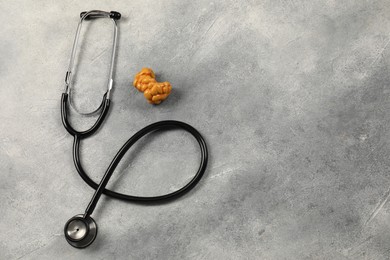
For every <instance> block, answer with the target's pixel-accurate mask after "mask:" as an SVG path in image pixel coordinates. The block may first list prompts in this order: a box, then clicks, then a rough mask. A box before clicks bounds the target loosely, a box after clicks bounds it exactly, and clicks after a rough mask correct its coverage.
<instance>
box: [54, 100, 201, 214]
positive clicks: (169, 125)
mask: <svg viewBox="0 0 390 260" xmlns="http://www.w3.org/2000/svg"><path fill="white" fill-rule="evenodd" d="M67 98H68V97H67V94H66V93H64V94H62V100H61V101H62V104H61V116H62V123H63V124H64V127H65V128H66V130H67V131H68V132H69V133H70V134H71V135H73V136H74V143H73V162H74V164H75V167H76V170H77V172H78V173H79V175H80V177H81V178H82V179H83V180H84V181H85V182H86V183H87V184H88V185H89V186H90V187H92V188H93V189H95V190H96V189H97V188H98V187H99V184H97V183H96V182H94V181H93V180H92V179H91V178H90V177H89V176H88V175H87V173H86V172H85V171H84V169H83V167H82V165H81V161H80V141H81V139H84V138H87V137H88V136H90V135H92V134H93V133H94V132H95V131H96V130H97V129H98V128H99V126H100V125H101V124H102V122H103V120H104V118H105V116H106V114H107V112H108V108H109V105H110V102H109V100H108V99H105V96H104V97H103V101H102V104H103V102H104V105H103V108H102V111H101V114H100V116H99V118H98V120H97V121H96V123H95V124H94V125H93V126H92V127H91V128H90V129H88V130H86V131H82V132H79V131H76V130H74V129H73V127H71V126H70V124H69V122H68V120H67ZM168 129H183V130H185V131H187V132H189V133H190V134H191V135H192V136H193V137H195V139H196V141H197V142H198V144H199V147H200V151H201V162H200V166H199V169H198V171H197V172H196V174H195V175H194V177H193V178H192V179H191V180H190V181H189V182H188V183H187V184H186V185H184V186H183V187H182V188H180V189H178V190H176V191H174V192H171V193H168V194H165V195H160V196H150V197H142V196H132V195H127V194H123V193H119V192H115V191H112V190H109V189H106V188H105V186H106V185H107V183H108V181H109V179H110V177H111V175H112V173H113V172H114V171H115V168H116V167H117V165H118V164H119V162H120V161H121V160H122V158H123V156H124V155H125V154H126V152H127V151H128V150H129V149H130V148H131V147H132V146H133V145H134V144H135V143H136V142H137V141H138V140H139V139H141V138H142V137H143V136H145V135H147V134H149V133H151V132H154V131H157V130H168ZM207 161H208V151H207V145H206V142H205V141H204V139H203V137H202V135H201V134H200V133H199V132H198V131H197V130H196V129H195V128H193V127H192V126H190V125H188V124H186V123H184V122H180V121H174V120H167V121H159V122H156V123H153V124H150V125H148V126H146V127H144V128H143V129H141V130H139V131H138V132H136V133H135V134H134V135H133V136H132V137H131V138H130V139H129V140H128V141H127V142H126V143H125V144H124V145H123V146H122V148H121V149H120V150H119V151H118V153H117V154H116V155H115V157H114V159H113V160H112V161H111V163H110V166H109V167H108V168H107V170H106V173H105V174H104V177H103V178H102V180H101V183H100V185H102V186H103V187H102V189H101V193H103V194H105V195H107V196H109V197H111V198H115V199H120V200H124V201H129V202H134V203H140V204H147V203H157V202H165V201H169V200H173V199H176V198H178V197H180V196H182V195H184V194H185V193H187V192H188V191H190V190H191V189H192V188H194V187H195V185H196V184H197V183H198V182H199V180H200V179H201V178H202V177H203V174H204V172H205V170H206V166H207ZM102 182H105V183H102ZM101 193H100V194H96V193H95V195H94V198H93V199H92V200H91V202H90V204H89V205H88V207H87V210H86V213H85V216H88V215H90V214H92V211H93V210H94V208H95V206H96V203H97V201H98V199H99V197H100V195H101ZM96 195H97V196H98V197H97V199H95V196H96Z"/></svg>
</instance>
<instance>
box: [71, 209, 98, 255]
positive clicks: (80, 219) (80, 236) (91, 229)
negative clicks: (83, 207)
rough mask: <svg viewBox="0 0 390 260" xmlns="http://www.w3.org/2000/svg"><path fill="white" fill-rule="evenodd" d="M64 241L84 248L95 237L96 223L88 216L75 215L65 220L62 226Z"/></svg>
mask: <svg viewBox="0 0 390 260" xmlns="http://www.w3.org/2000/svg"><path fill="white" fill-rule="evenodd" d="M64 233H65V238H66V241H68V243H69V244H70V245H71V246H74V247H77V248H84V247H87V246H89V245H90V244H91V243H92V242H93V241H94V240H95V238H96V235H97V225H96V222H95V220H93V218H91V217H90V216H88V217H84V216H83V215H82V214H79V215H76V216H74V217H73V218H71V219H69V220H68V222H66V224H65V227H64Z"/></svg>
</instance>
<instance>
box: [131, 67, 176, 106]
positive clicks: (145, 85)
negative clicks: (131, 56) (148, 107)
mask: <svg viewBox="0 0 390 260" xmlns="http://www.w3.org/2000/svg"><path fill="white" fill-rule="evenodd" d="M133 85H134V87H136V88H137V89H138V90H139V91H141V92H143V93H144V96H145V98H146V99H147V100H148V102H149V103H151V104H155V105H158V104H160V103H161V102H162V101H163V100H165V99H166V98H167V97H168V96H169V94H170V93H171V90H172V86H171V84H170V83H169V82H167V81H166V82H157V81H156V76H155V75H154V72H153V70H152V69H149V68H142V70H141V71H140V72H138V73H137V75H135V78H134V82H133Z"/></svg>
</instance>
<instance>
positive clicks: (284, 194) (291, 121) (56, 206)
mask: <svg viewBox="0 0 390 260" xmlns="http://www.w3.org/2000/svg"><path fill="white" fill-rule="evenodd" d="M90 9H103V10H118V11H120V12H121V13H122V15H123V19H122V20H121V21H120V22H119V33H120V35H119V42H118V59H117V62H116V71H115V82H116V83H115V91H114V93H113V105H112V111H111V113H110V114H109V117H108V119H107V120H106V122H105V125H104V127H103V128H102V130H101V131H99V132H98V134H97V135H95V136H94V137H93V138H91V139H88V140H86V141H85V142H83V143H82V160H83V163H84V165H85V168H86V169H87V171H88V172H89V173H90V175H91V176H92V177H93V178H94V179H95V180H99V178H100V177H101V176H102V175H103V173H104V170H105V169H106V167H107V166H108V164H109V162H110V161H111V159H112V157H113V156H114V155H115V153H116V151H117V150H118V149H119V148H120V147H121V146H122V144H123V143H124V142H125V141H126V140H127V139H128V138H129V137H130V136H131V135H132V134H133V133H135V131H137V130H139V129H140V128H142V127H144V126H146V125H147V124H150V123H153V122H155V121H157V120H163V119H176V120H183V121H186V122H188V123H190V124H192V125H193V126H194V127H196V128H197V129H199V131H200V132H201V133H202V134H203V135H204V136H205V138H206V140H207V143H208V145H209V148H210V154H211V158H210V163H209V166H208V170H207V172H206V175H205V177H204V179H203V180H202V181H201V182H200V184H199V185H198V186H197V187H196V188H195V189H194V190H193V191H192V192H190V193H189V194H188V195H186V196H184V197H183V198H181V199H180V200H178V201H174V202H172V203H170V204H165V205H158V206H142V205H134V204H129V203H124V202H120V201H116V200H111V199H107V198H105V197H103V199H102V200H101V201H100V203H99V204H98V207H97V210H96V211H95V212H94V214H93V217H94V218H95V220H96V221H97V223H98V225H99V234H98V237H97V239H96V241H95V242H94V244H93V245H91V246H90V247H88V248H87V249H84V250H77V249H74V248H72V247H71V246H69V245H68V244H67V242H66V241H65V239H64V236H63V225H64V223H65V222H66V221H67V220H68V219H69V218H70V217H71V216H73V215H75V214H78V213H82V212H83V211H84V209H85V207H86V205H87V203H88V201H89V199H90V198H91V196H92V194H93V190H92V189H91V188H89V187H88V186H87V185H86V184H85V183H83V181H82V180H81V179H80V177H79V176H78V175H77V173H76V171H75V168H74V166H73V163H72V154H71V149H72V137H71V136H70V135H69V134H68V133H67V132H66V131H65V129H64V128H63V126H62V124H61V120H60V95H61V92H62V90H63V87H64V83H63V82H64V76H65V71H66V69H67V66H68V61H69V56H70V51H71V47H72V42H73V37H74V33H75V30H76V26H77V22H78V16H79V13H80V11H84V10H90ZM0 12H1V16H0V24H1V26H0V35H1V41H0V55H1V56H0V57H1V59H0V86H1V87H0V104H1V108H0V119H1V121H2V123H1V124H0V135H1V139H0V140H1V145H0V172H1V182H0V188H1V190H0V203H1V204H0V208H1V214H0V215H1V217H0V220H1V222H0V258H1V259H53V258H62V259H113V258H117V259H183V258H191V259H389V258H390V203H389V202H387V200H388V198H389V196H390V190H389V187H390V176H389V168H390V161H389V155H390V153H389V151H390V143H389V142H388V140H389V137H390V134H389V133H390V131H389V130H390V124H389V122H390V121H389V119H390V115H389V113H388V111H389V108H390V102H389V101H390V89H389V87H388V84H389V82H390V76H389V65H390V47H389V42H390V36H389V35H390V2H388V1H385V0H382V1H371V0H370V1H363V0H360V1H333V0H328V1H297V0H278V1H275V0H269V1H251V0H248V1H240V3H238V1H214V2H210V1H191V2H189V1H180V0H176V1H144V0H142V1H141V0H139V1H130V2H128V3H125V2H124V1H123V2H122V3H118V1H106V3H104V4H103V3H95V1H92V0H90V1H79V2H77V1H1V3H0ZM110 26H111V24H110V23H109V21H98V22H96V23H92V24H88V25H86V27H85V28H84V29H85V30H84V32H83V35H84V36H85V37H83V41H82V43H81V45H82V46H81V49H82V52H81V55H78V62H77V66H78V69H79V70H78V71H79V72H80V73H79V74H77V76H76V78H75V84H76V87H77V91H78V96H77V98H76V99H75V103H76V106H78V107H79V108H80V109H88V108H91V107H93V106H95V105H97V104H98V103H99V102H100V100H101V95H102V93H103V91H104V88H105V81H106V79H107V77H106V76H107V72H106V71H107V63H108V59H109V50H110V46H109V42H110V39H111V38H110V35H111V34H110V29H111V27H110ZM388 47H389V48H388ZM143 66H150V67H152V68H153V69H154V70H155V71H156V72H157V74H158V78H159V79H160V80H169V81H170V82H171V83H172V85H173V93H172V95H171V96H170V97H169V99H168V100H167V101H166V102H164V103H163V104H162V105H160V106H156V107H153V106H150V105H149V104H147V103H146V101H145V100H144V98H143V96H142V94H140V93H138V92H137V91H136V90H135V89H134V88H133V87H132V86H131V82H132V78H133V76H134V75H135V73H136V72H137V71H138V70H139V69H141V67H143ZM93 119H94V118H92V119H84V118H79V117H73V120H72V121H73V123H74V124H75V125H76V126H77V127H78V128H80V129H82V128H85V127H88V126H89V125H88V124H90V123H91V122H93ZM198 163H199V152H198V148H197V144H196V143H195V141H194V140H193V139H192V138H191V137H190V136H188V134H186V133H183V132H182V131H174V132H168V133H159V134H155V135H153V136H150V137H147V138H145V139H144V140H143V141H142V142H140V143H139V144H138V145H137V146H136V147H134V149H132V150H131V151H130V152H129V153H128V156H127V157H126V160H125V162H124V163H122V164H121V166H120V169H118V171H117V172H116V173H115V176H114V177H113V180H112V181H111V182H110V184H109V185H110V186H111V187H114V188H115V189H117V190H119V191H122V192H127V193H130V194H138V195H141V194H144V195H152V194H163V193H164V192H167V191H171V190H174V189H176V188H178V187H180V185H182V184H183V183H185V182H186V181H187V180H188V179H189V178H190V177H191V176H192V174H194V172H195V170H196V168H197V165H198Z"/></svg>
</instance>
